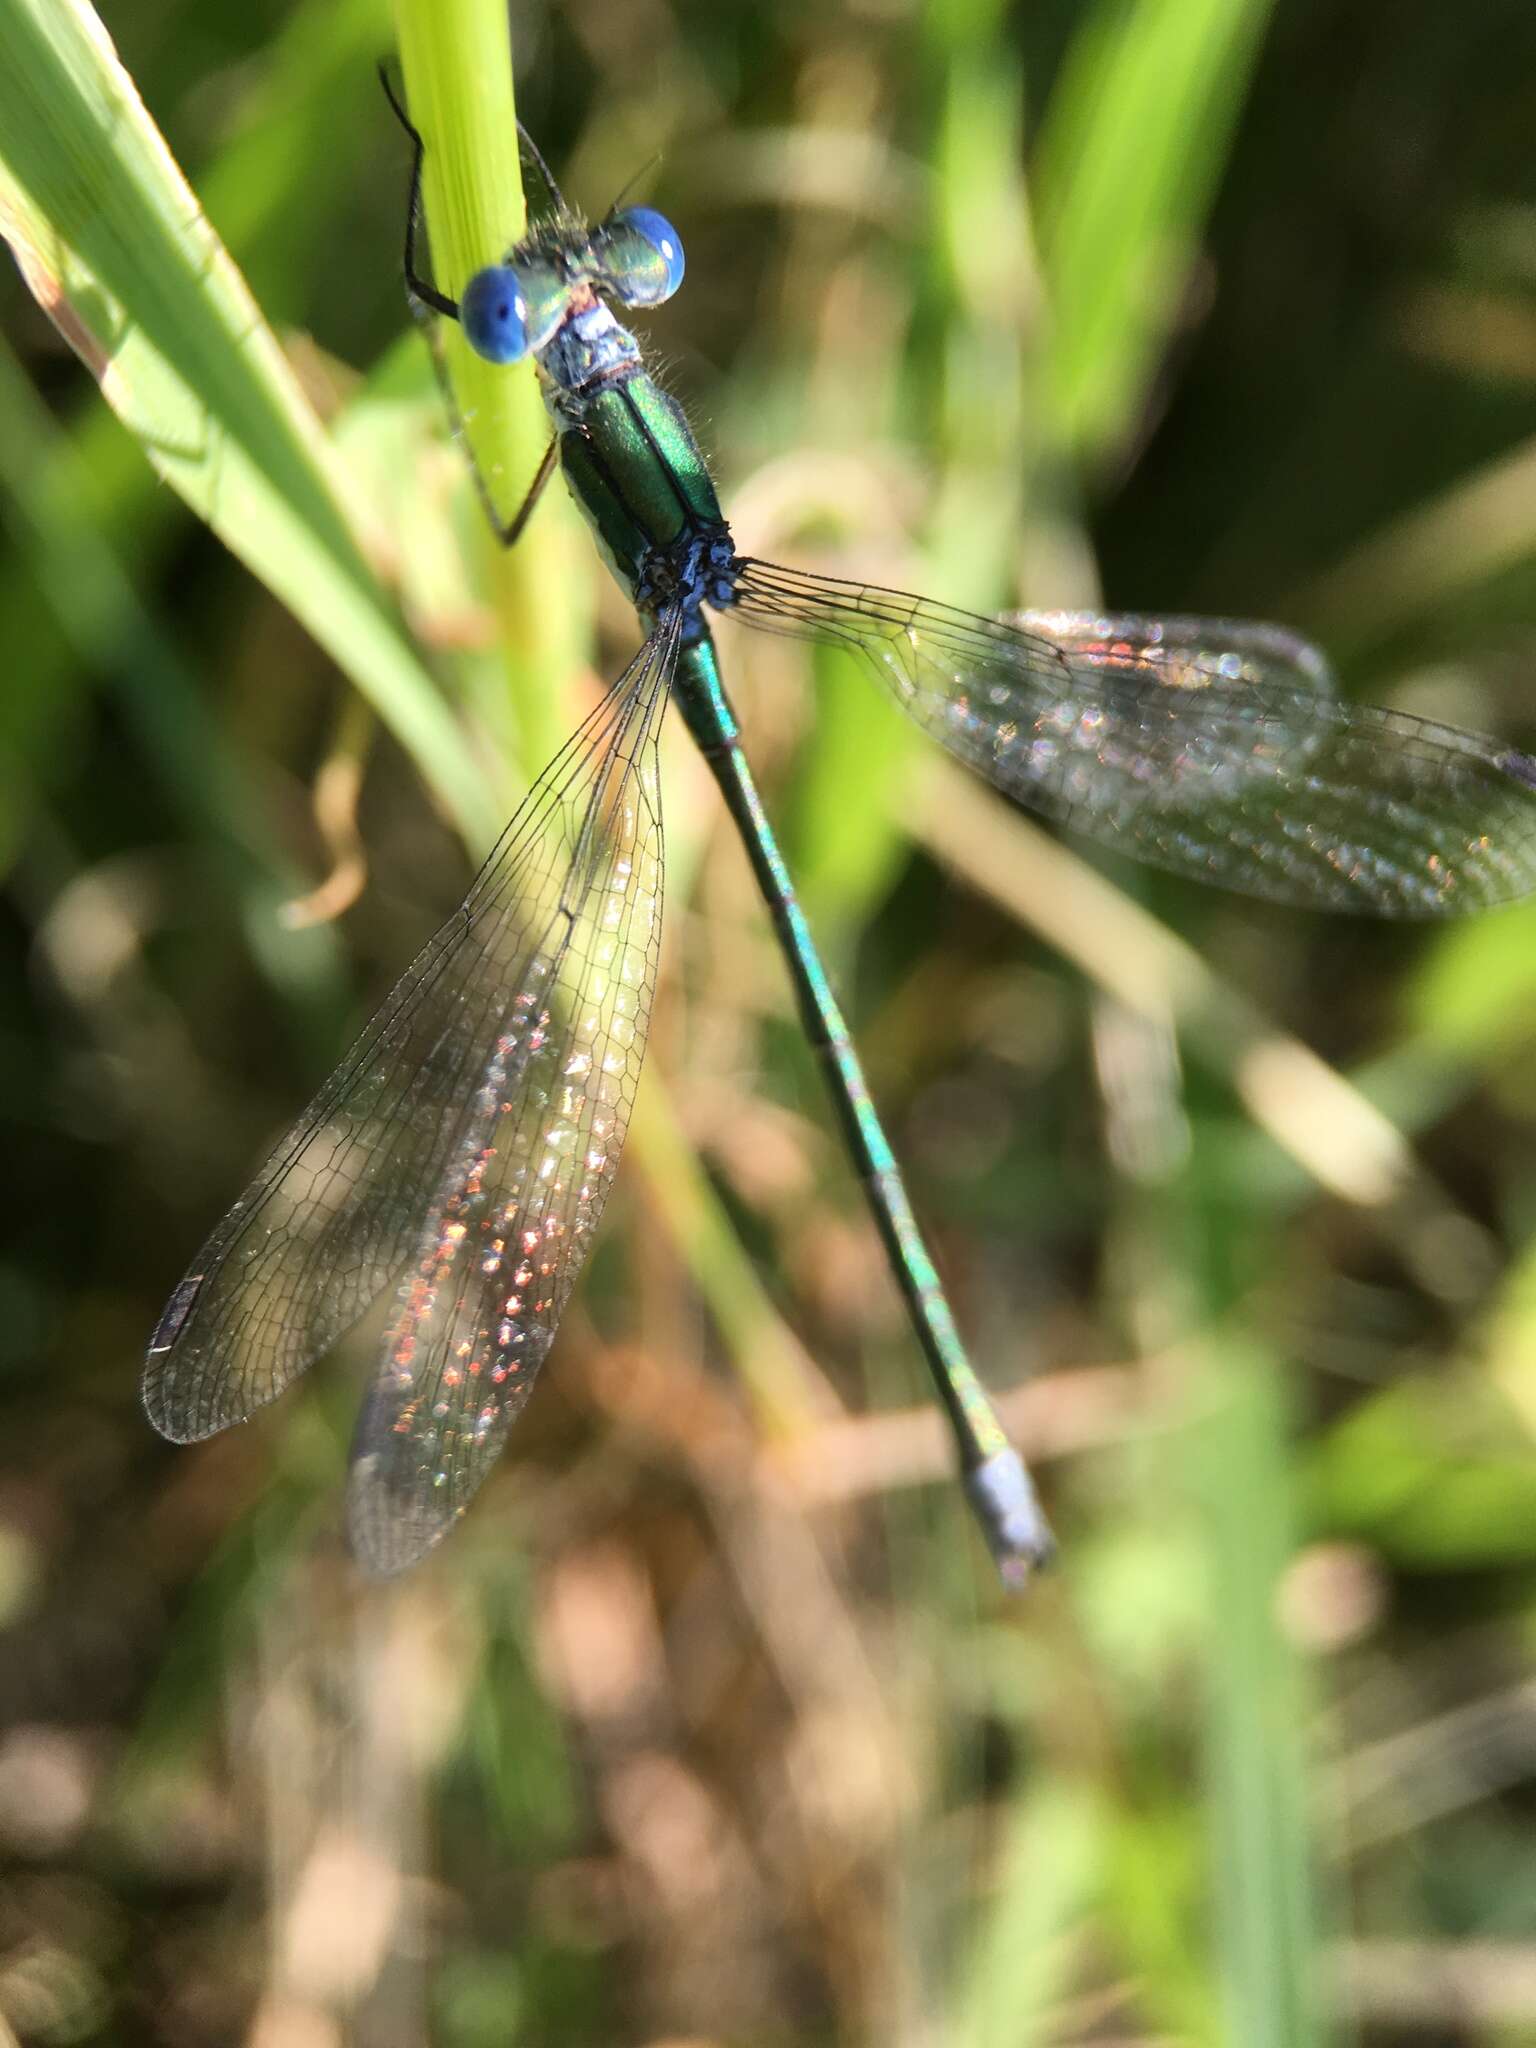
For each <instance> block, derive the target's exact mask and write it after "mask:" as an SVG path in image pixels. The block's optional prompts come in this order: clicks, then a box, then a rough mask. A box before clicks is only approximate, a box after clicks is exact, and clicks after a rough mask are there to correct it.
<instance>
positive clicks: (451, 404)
mask: <svg viewBox="0 0 1536 2048" xmlns="http://www.w3.org/2000/svg"><path fill="white" fill-rule="evenodd" d="M379 83H380V84H381V85H382V86H383V88H384V97H385V98H386V99H387V100H388V101H389V104H390V106H391V107H392V108H393V109H394V115H395V119H396V120H397V121H398V122H399V123H400V126H401V127H402V128H403V129H404V130H405V132H406V134H407V135H408V136H409V137H410V138H411V196H410V200H409V203H408V205H407V207H406V215H405V258H404V269H405V296H406V299H407V301H408V302H409V304H410V308H411V312H412V314H413V315H414V316H415V318H416V319H417V320H418V321H420V322H421V324H422V326H423V327H424V328H426V329H427V346H428V347H429V349H430V350H431V352H432V367H433V369H434V371H435V372H436V374H437V381H438V386H439V388H440V389H441V391H442V394H443V403H444V405H445V406H446V407H447V409H448V423H449V425H450V427H451V428H452V429H453V433H454V438H455V439H456V440H458V441H460V442H462V444H463V447H464V452H465V454H466V456H467V457H468V458H469V473H470V475H471V476H472V477H473V478H474V480H475V489H476V490H477V491H478V492H479V494H480V503H481V505H482V507H483V508H484V511H485V516H486V518H487V519H488V520H489V521H490V523H491V531H492V532H493V533H494V534H495V536H496V538H497V539H498V540H499V541H500V542H501V545H502V546H503V547H504V548H510V547H513V546H515V545H516V543H517V541H518V540H519V538H520V537H521V535H522V531H523V528H524V527H525V526H526V525H527V524H528V521H529V520H530V519H531V518H532V517H533V508H534V507H535V505H537V504H538V502H539V499H540V498H541V497H542V496H543V493H544V486H545V485H546V484H547V483H548V482H549V480H550V478H551V477H552V476H553V475H554V473H555V455H556V452H557V450H558V448H559V443H558V441H551V442H550V444H549V446H548V448H546V449H545V451H544V459H543V461H542V462H541V463H540V464H539V466H538V469H537V471H536V472H535V474H534V479H533V482H532V483H531V484H530V485H529V486H528V489H527V492H526V493H525V495H524V497H523V502H522V503H521V504H520V505H519V506H518V508H517V510H516V511H515V512H514V513H513V515H512V517H511V518H510V519H503V518H502V516H501V512H500V510H499V508H498V507H497V504H496V501H495V499H494V498H493V497H492V496H491V487H490V485H489V484H488V483H487V482H486V480H485V475H484V473H483V471H482V470H481V468H480V465H479V463H478V462H477V461H476V460H475V451H474V445H473V443H472V442H471V441H470V438H469V435H468V434H467V433H466V432H465V431H464V416H463V414H462V413H461V412H460V411H459V406H458V400H457V399H456V398H455V397H454V395H453V381H452V379H451V378H450V377H449V375H448V365H447V364H446V363H445V362H444V361H443V352H442V349H441V348H440V347H439V345H438V340H437V335H436V333H435V332H434V331H433V330H432V328H431V325H430V323H429V322H428V320H427V318H426V316H427V314H428V313H440V314H442V316H443V318H444V319H445V320H457V319H458V317H459V302H458V300H457V299H450V298H449V296H448V294H447V293H446V292H440V291H439V290H438V289H437V287H436V285H433V284H429V283H428V282H427V280H426V279H425V278H424V277H423V276H422V274H421V271H420V270H419V268H418V267H417V258H416V231H417V229H418V228H419V226H420V225H421V164H422V158H423V157H424V156H425V155H426V153H427V152H426V144H425V143H424V142H423V141H422V139H421V131H420V129H418V128H417V127H416V126H415V124H414V123H413V122H412V120H411V117H410V115H409V114H407V112H406V111H405V108H404V107H403V106H402V105H401V104H400V101H399V99H398V98H397V97H396V94H395V89H394V87H393V86H392V85H391V84H390V82H389V73H388V72H387V71H386V70H385V68H384V66H383V65H382V64H381V65H380V66H379ZM519 132H521V131H519ZM523 139H524V141H525V142H526V141H527V138H526V137H524V138H523ZM528 147H529V148H530V149H532V147H533V145H532V144H531V143H529V144H528ZM533 154H534V156H535V158H536V159H537V162H538V165H539V168H540V170H541V171H542V172H543V175H544V178H545V180H546V182H547V183H548V184H549V187H550V190H551V191H552V192H557V188H556V187H555V184H554V181H553V179H552V178H551V177H550V174H549V172H548V170H547V169H545V167H544V159H543V158H542V157H541V156H539V154H538V152H537V150H534V151H533ZM557 196H558V194H557Z"/></svg>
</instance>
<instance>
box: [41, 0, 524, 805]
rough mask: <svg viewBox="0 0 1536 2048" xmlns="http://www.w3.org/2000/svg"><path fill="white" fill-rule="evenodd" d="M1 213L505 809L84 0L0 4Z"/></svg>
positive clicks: (269, 565) (154, 437) (397, 723)
mask: <svg viewBox="0 0 1536 2048" xmlns="http://www.w3.org/2000/svg"><path fill="white" fill-rule="evenodd" d="M0 42H3V44H4V47H5V50H6V53H7V61H6V63H5V65H4V66H3V67H0V228H3V230H4V233H5V236H6V238H7V240H9V242H10V243H11V246H12V248H13V250H14V252H15V255H16V258H17V261H18V263H19V265H20V267H21V270H22V272H23V275H24V276H25V278H26V280H27V283H28V285H29V287H30V288H31V290H32V292H33V294H34V296H35V297H36V298H37V300H38V301H39V303H40V304H41V305H42V306H43V308H44V310H45V311H46V312H47V313H48V314H49V316H50V318H51V319H53V321H54V322H55V324H56V325H57V326H58V327H59V329H60V331H61V332H62V333H63V334H64V335H65V337H66V338H67V339H68V341H69V342H70V344H71V346H72V347H73V348H74V349H75V351H76V353H77V354H78V355H79V356H80V357H81V359H82V360H83V361H84V362H85V363H86V364H87V365H88V366H89V367H90V369H91V370H92V371H93V373H94V374H95V375H96V377H97V379H98V381H99V383H100V385H101V388H102V392H103V395H104V396H105V397H106V399H107V401H108V403H109V404H110V405H111V406H112V408H113V410H114V411H115V412H116V413H117V414H118V416H119V417H120V418H121V419H122V420H123V421H124V422H125V424H126V425H127V426H128V427H129V428H130V430H131V431H132V432H133V433H134V434H135V435H136V436H137V437H138V438H139V440H140V441H141V442H142V444H143V446H144V449H145V452H146V454H147V455H148V456H149V459H150V460H151V462H152V463H153V464H154V466H155V467H156V469H157V470H158V471H159V472H160V474H161V475H162V476H163V477H164V478H165V479H166V481H167V482H168V483H170V484H171V485H172V486H173V488H174V489H175V490H177V491H178V492H179V493H180V495H181V496H182V497H183V498H184V499H185V500H186V501H187V503H188V504H189V505H190V506H191V507H192V508H193V510H194V511H196V512H197V513H198V514H199V515H200V516H201V517H202V518H204V519H205V520H206V521H207V522H208V524H209V525H210V526H211V527H212V528H213V529H214V531H215V532H216V533H218V534H219V536H220V537H221V539H223V540H224V541H225V542H226V544H227V545H228V546H229V547H230V548H231V549H233V551H234V552H235V553H236V554H237V555H239V556H240V558H241V559H242V560H243V561H244V562H245V563H246V564H247V566H248V567H249V568H251V569H252V570H253V571H254V573H255V574H256V575H258V576H259V577H260V578H261V579H262V581H263V582H265V583H266V584H267V585H268V587H269V588H270V589H271V590H272V591H273V592H274V593H275V594H276V595H277V596H278V597H280V598H281V599H282V600H283V602H284V603H285V604H287V605H288V606H289V608H290V609H291V610H292V611H293V612H294V614H295V615H296V616H297V617H298V618H299V619H300V620H302V622H303V623H304V624H305V625H306V626H307V627H308V629H309V630H310V632H311V633H313V634H314V636H315V638H316V639H317V640H318V641H319V642H320V643H321V644H322V645H323V646H324V647H325V648H326V649H327V650H328V652H330V653H331V654H332V656H333V657H334V658H335V659H336V660H337V661H338V662H339V663H340V664H341V666H342V667H343V668H344V669H345V670H346V671H347V673H348V674H349V675H350V676H351V677H352V678H353V680H354V681H355V682H356V683H357V685H358V686H359V688H360V689H362V690H363V691H364V692H365V693H366V694H367V696H368V697H369V698H370V699H371V701H372V702H373V703H374V704H375V706H376V707H377V708H378V710H379V712H380V714H381V715H382V716H383V717H384V718H385V720H386V721H387V722H388V723H389V724H390V726H391V727H392V728H393V729H394V731H395V732H396V734H397V735H398V737H399V738H400V740H401V741H402V743H403V744H404V745H405V746H406V747H407V748H408V749H409V751H410V752H411V753H412V754H413V756H414V757H415V759H416V760H417V762H418V764H419V765H420V767H421V770H422V772H423V774H424V775H425V776H426V777H427V779H428V780H429V781H430V782H431V784H432V786H433V787H434V789H435V790H436V791H437V793H438V795H439V797H440V798H441V799H442V800H443V801H444V802H445V804H446V805H448V806H449V808H450V809H451V810H452V811H453V813H454V815H455V816H457V817H458V818H459V819H460V820H461V821H462V822H464V823H465V824H466V825H467V826H468V828H469V829H470V830H471V832H472V833H473V834H474V836H476V837H477V838H482V839H484V838H488V837H489V836H490V834H491V833H492V832H493V831H494V829H495V824H496V816H495V812H494V810H493V809H492V808H491V806H490V804H489V802H488V800H487V795H486V792H485V789H484V785H483V781H482V779H481V777H480V775H479V773H478V772H477V770H476V769H475V767H474V764H473V760H472V757H471V756H470V755H469V753H468V751H467V749H466V747H465V745H464V743H463V740H462V738H461V736H460V734H459V732H458V730H457V728H456V726H455V724H454V721H453V719H452V717H451V715H450V714H449V712H448V710H447V708H446V706H445V705H444V704H443V702H442V699H441V698H440V696H439V695H438V693H437V691H436V689H435V688H434V687H433V685H432V683H431V682H430V680H429V678H428V677H427V676H426V674H425V672H424V671H423V670H422V668H421V666H420V664H419V663H418V662H417V661H416V659H415V657H414V656H413V655H412V653H411V652H410V650H409V648H408V647H407V645H406V643H405V641H404V640H403V639H402V637H401V635H400V633H399V631H398V629H397V627H396V625H395V623H394V621H393V619H392V617H391V616H390V613H389V610H388V607H387V605H386V603H385V600H384V598H383V595H382V593H381V591H380V588H379V586H378V583H377V581H376V580H375V578H374V576H373V575H372V573H371V571H370V569H369V568H368V565H367V562H366V560H365V556H364V550H363V546H362V544H361V541H360V538H359V537H360V536H361V535H363V534H364V533H366V519H365V516H364V510H363V507H362V506H361V505H360V504H359V503H357V502H356V501H355V500H353V498H352V497H351V494H350V487H349V485H348V482H347V478H346V475H345V472H344V471H343V470H342V468H341V466H340V465H339V464H338V463H337V462H336V461H335V459H334V457H333V456H332V454H331V453H330V451H329V447H328V443H327V440H326V436H325V432H324V429H323V427H322V426H321V423H320V421H319V420H318V419H317V418H316V416H315V414H314V412H313V410H312V409H311V408H310V407H309V405H308V404H307V402H306V401H305V399H304V397H303V394H302V393H301V391H300V390H299V387H298V384H297V382H296V380H295V379H294V377H293V375H292V373H291V372H290V370H289V369H288V366H287V364H286V362H285V361H284V358H283V356H282V353H281V351H280V349H279V348H278V345H277V343H276V341H275V339H274V338H273V336H272V334H271V333H270V331H269V330H268V329H267V327H266V325H265V324H264V322H263V321H262V319H261V315H260V313H259V311H258V309H257V307H256V306H255V304H254V302H253V301H252V299H251V297H250V294H249V292H248V291H247V290H246V287H245V284H244V281H243V279H242V278H241V276H240V274H239V272H238V271H237V269H236V268H235V266H234V264H233V263H232V262H231V260H230V258H229V256H228V254H227V253H226V251H225V250H224V248H223V246H222V244H221V243H220V242H219V241H218V238H217V237H216V236H215V235H214V233H213V231H212V229H211V228H210V227H209V225H208V222H207V221H206V219H205V218H204V216H203V215H202V213H201V211H200V210H199V208H198V205H197V201H196V199H195V197H194V195H193V194H192V192H191V190H190V188H189V187H188V186H187V184H186V182H185V180H184V179H183V177H182V175H181V173H180V171H179V170H178V169H177V167H176V165H175V163H174V161H173V160H172V158H171V156H170V154H169V152H168V150H167V149H166V146H165V143H164V141H163V139H162V138H161V136H160V134H159V132H158V130H157V129H156V128H155V126H154V124H153V122H152V121H151V120H150V118H149V116H148V114H147V112H146V111H145V109H144V106H143V103H142V101H141V100H140V99H139V96H138V94H137V92H136V91H135V89H134V86H133V83H132V81H131V80H130V79H129V77H128V76H127V74H126V72H124V70H123V69H122V67H121V65H120V64H119V63H118V61H117V57H116V53H115V52H114V50H113V49H112V46H111V44H110V42H109V41H108V39H107V37H106V34H105V32H104V31H103V29H102V27H101V24H100V22H99V21H98V20H97V18H96V16H95V15H94V14H93V13H92V12H91V11H90V10H89V9H88V8H87V7H85V6H83V5H81V4H79V0H69V4H62V5H57V4H49V0H0Z"/></svg>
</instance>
